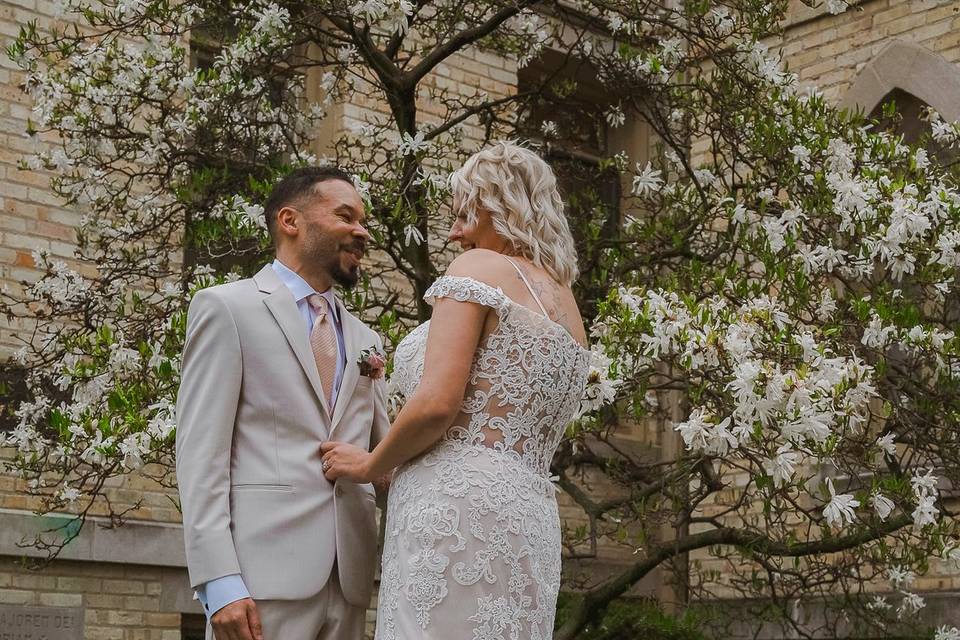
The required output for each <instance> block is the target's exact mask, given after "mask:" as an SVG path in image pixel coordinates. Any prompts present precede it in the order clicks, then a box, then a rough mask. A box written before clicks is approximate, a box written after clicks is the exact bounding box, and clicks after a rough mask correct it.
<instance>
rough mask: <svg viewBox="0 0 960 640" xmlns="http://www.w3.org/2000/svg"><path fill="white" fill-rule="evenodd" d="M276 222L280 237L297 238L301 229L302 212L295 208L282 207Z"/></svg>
mask: <svg viewBox="0 0 960 640" xmlns="http://www.w3.org/2000/svg"><path fill="white" fill-rule="evenodd" d="M276 222H277V235H278V236H289V237H293V236H296V235H297V233H298V232H299V229H300V212H299V211H297V210H296V209H294V208H293V207H281V209H280V210H279V211H277V221H276Z"/></svg>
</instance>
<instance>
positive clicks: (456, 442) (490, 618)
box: [376, 269, 590, 640]
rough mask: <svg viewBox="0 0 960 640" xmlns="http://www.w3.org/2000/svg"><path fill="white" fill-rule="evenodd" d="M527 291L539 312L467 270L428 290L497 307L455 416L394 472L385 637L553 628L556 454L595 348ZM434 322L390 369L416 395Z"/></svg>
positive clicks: (490, 637) (537, 632)
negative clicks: (553, 473) (468, 274)
mask: <svg viewBox="0 0 960 640" xmlns="http://www.w3.org/2000/svg"><path fill="white" fill-rule="evenodd" d="M518 271H519V269H518ZM522 275H523V274H522V273H521V276H522ZM524 281H525V282H526V279H525V278H524ZM527 287H528V288H529V287H530V285H529V283H528V284H527ZM530 291H531V294H532V295H533V296H534V298H535V299H536V301H537V303H538V304H539V305H540V309H541V311H543V314H542V315H541V314H540V313H538V312H537V311H535V310H533V309H529V308H527V307H524V306H522V305H520V304H519V303H516V302H513V301H512V300H511V299H510V298H509V297H507V296H506V295H505V294H504V293H503V292H502V291H501V290H500V289H494V288H493V287H490V286H489V285H486V284H484V283H482V282H478V281H476V280H473V279H471V278H461V277H453V276H443V277H441V278H439V279H438V280H437V281H436V282H435V283H434V284H433V286H432V287H430V289H429V290H428V291H427V293H426V294H425V296H424V297H425V299H426V300H427V301H428V302H430V303H431V304H432V303H433V301H434V300H435V299H436V298H441V297H448V298H452V299H455V300H459V301H461V302H462V301H469V302H474V303H477V304H482V305H486V306H489V307H491V308H493V309H494V310H495V311H496V313H497V316H498V318H499V322H498V325H497V328H496V329H495V330H494V331H492V332H491V333H490V334H489V335H488V336H487V337H485V338H484V339H482V341H481V343H480V344H479V345H478V347H477V351H476V353H475V355H474V359H473V364H472V368H471V372H470V377H469V379H468V385H467V389H466V393H465V395H464V398H463V404H462V405H461V411H460V414H459V415H458V416H457V419H456V420H455V421H454V423H453V426H452V427H451V428H450V430H449V431H448V432H447V434H446V435H445V436H444V438H443V439H441V440H440V441H439V442H438V443H437V444H436V445H434V446H433V447H432V448H431V449H429V450H428V451H427V452H426V453H424V454H423V455H422V456H420V457H418V458H414V459H413V460H411V461H409V462H408V463H406V464H404V465H402V466H401V467H399V468H398V469H397V471H396V474H395V475H394V478H393V483H392V484H391V487H390V497H389V501H388V507H387V523H386V539H385V543H384V550H383V570H382V574H381V583H380V597H379V605H378V608H377V632H376V638H377V640H396V639H402V640H422V639H433V640H440V639H442V640H460V639H464V640H495V639H497V640H498V639H503V640H507V639H509V640H520V639H527V638H529V639H531V640H545V639H548V638H551V637H552V635H553V622H554V617H555V614H556V603H557V594H558V592H559V589H560V518H559V514H558V512H557V502H556V498H555V496H554V487H553V484H552V483H551V482H550V479H549V476H550V461H551V459H552V457H553V453H554V451H555V450H556V448H557V445H558V444H559V442H560V439H561V437H562V436H563V433H564V429H565V427H566V425H567V423H568V422H569V421H570V420H571V419H572V418H573V416H574V415H575V413H576V410H577V408H578V406H579V402H580V399H581V397H582V395H583V390H584V387H585V385H586V381H587V375H588V373H589V363H590V352H589V351H587V350H586V349H584V348H583V347H582V346H580V344H579V343H578V342H576V340H574V339H573V337H572V336H571V335H570V334H569V333H568V332H567V331H566V329H564V328H563V327H562V326H561V325H559V324H557V323H555V322H553V321H552V320H550V319H549V318H548V317H546V311H545V310H544V309H543V305H542V304H541V303H540V300H539V299H537V298H536V294H535V293H533V290H532V289H531V290H530ZM428 330H429V322H427V323H424V324H422V325H420V326H419V327H417V328H416V329H414V330H413V331H412V332H411V333H410V334H409V335H408V336H407V337H406V338H405V339H404V340H403V341H402V342H401V343H400V345H399V346H398V347H397V350H396V354H395V367H394V379H395V380H396V381H397V383H398V385H399V389H400V391H401V393H402V394H403V395H404V396H406V397H408V398H409V397H410V395H411V394H412V393H413V391H414V389H415V388H416V386H417V384H418V383H419V381H420V378H421V376H422V374H423V361H424V351H425V347H426V340H427V332H428Z"/></svg>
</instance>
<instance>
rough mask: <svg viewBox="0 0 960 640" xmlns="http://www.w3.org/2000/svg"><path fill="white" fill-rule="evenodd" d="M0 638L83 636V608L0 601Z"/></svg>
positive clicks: (77, 639)
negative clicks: (39, 605)
mask: <svg viewBox="0 0 960 640" xmlns="http://www.w3.org/2000/svg"><path fill="white" fill-rule="evenodd" d="M0 640H83V609H72V608H69V607H22V606H19V605H12V604H0Z"/></svg>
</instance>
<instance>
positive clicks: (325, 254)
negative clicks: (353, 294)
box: [306, 236, 360, 289]
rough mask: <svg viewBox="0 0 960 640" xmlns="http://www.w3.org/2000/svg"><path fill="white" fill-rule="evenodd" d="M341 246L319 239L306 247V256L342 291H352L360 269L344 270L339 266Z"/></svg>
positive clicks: (328, 240) (358, 277) (327, 239)
mask: <svg viewBox="0 0 960 640" xmlns="http://www.w3.org/2000/svg"><path fill="white" fill-rule="evenodd" d="M340 250H341V246H340V245H339V244H338V243H337V242H335V241H332V240H330V239H329V238H325V237H322V236H321V237H320V238H317V239H316V241H315V242H312V243H310V246H309V247H307V251H306V253H307V255H308V256H309V258H310V260H311V261H312V262H314V264H318V265H320V267H321V269H323V270H324V271H326V272H327V274H328V275H329V276H330V278H331V279H332V280H333V281H334V282H336V283H337V284H338V285H340V286H341V287H343V288H344V289H352V288H353V287H355V286H356V285H357V282H358V281H359V280H360V268H359V267H354V268H353V269H344V268H343V266H341V264H340Z"/></svg>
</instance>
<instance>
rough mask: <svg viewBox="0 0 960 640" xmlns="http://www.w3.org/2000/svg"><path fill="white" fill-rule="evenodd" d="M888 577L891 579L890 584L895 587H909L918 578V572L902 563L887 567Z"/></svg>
mask: <svg viewBox="0 0 960 640" xmlns="http://www.w3.org/2000/svg"><path fill="white" fill-rule="evenodd" d="M887 579H888V580H889V581H890V584H891V585H892V586H893V588H894V589H909V588H910V587H911V586H912V585H913V582H914V580H916V579H917V576H916V574H915V573H914V572H913V571H912V570H910V569H906V568H904V567H901V566H900V565H893V566H891V567H890V568H889V569H887Z"/></svg>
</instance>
